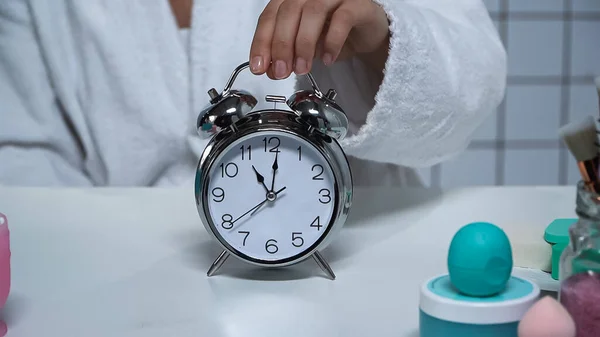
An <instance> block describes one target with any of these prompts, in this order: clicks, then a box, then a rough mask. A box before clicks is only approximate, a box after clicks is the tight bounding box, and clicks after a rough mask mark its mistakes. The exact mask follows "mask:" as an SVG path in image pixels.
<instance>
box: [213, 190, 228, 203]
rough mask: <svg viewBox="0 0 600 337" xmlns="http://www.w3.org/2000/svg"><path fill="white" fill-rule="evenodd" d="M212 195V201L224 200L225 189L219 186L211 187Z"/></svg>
mask: <svg viewBox="0 0 600 337" xmlns="http://www.w3.org/2000/svg"><path fill="white" fill-rule="evenodd" d="M212 195H213V197H214V198H213V201H215V202H222V201H223V200H225V190H224V189H222V188H220V187H215V188H213V190H212Z"/></svg>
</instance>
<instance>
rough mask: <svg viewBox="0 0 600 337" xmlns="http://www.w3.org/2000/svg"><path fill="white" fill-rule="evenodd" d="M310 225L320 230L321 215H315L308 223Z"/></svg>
mask: <svg viewBox="0 0 600 337" xmlns="http://www.w3.org/2000/svg"><path fill="white" fill-rule="evenodd" d="M310 227H315V228H317V230H318V231H320V230H321V227H323V225H321V217H320V216H317V217H316V218H315V219H314V220H313V222H312V223H311V224H310Z"/></svg>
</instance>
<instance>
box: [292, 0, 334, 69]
mask: <svg viewBox="0 0 600 337" xmlns="http://www.w3.org/2000/svg"><path fill="white" fill-rule="evenodd" d="M341 2H342V0H308V1H307V2H306V3H305V4H304V6H303V8H302V19H301V20H300V26H299V28H298V35H297V37H296V45H295V50H296V55H295V57H296V60H295V69H294V71H295V72H296V74H298V75H302V74H305V73H308V72H309V71H310V69H311V67H312V61H313V59H314V57H315V54H316V52H317V48H318V43H319V40H320V38H321V35H322V33H323V29H324V28H325V27H326V21H327V18H328V16H329V13H331V12H332V11H333V10H335V9H336V8H337V7H338V6H339V5H340V3H341Z"/></svg>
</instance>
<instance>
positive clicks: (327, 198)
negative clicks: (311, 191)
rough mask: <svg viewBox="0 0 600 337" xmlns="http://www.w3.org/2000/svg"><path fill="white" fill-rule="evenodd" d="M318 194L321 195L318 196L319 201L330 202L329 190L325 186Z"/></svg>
mask: <svg viewBox="0 0 600 337" xmlns="http://www.w3.org/2000/svg"><path fill="white" fill-rule="evenodd" d="M319 195H320V196H321V197H320V198H319V202H320V203H322V204H328V203H330V202H331V192H330V191H329V190H328V189H326V188H322V189H320V190H319Z"/></svg>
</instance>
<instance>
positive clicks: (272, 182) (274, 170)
mask: <svg viewBox="0 0 600 337" xmlns="http://www.w3.org/2000/svg"><path fill="white" fill-rule="evenodd" d="M278 154H279V152H276V153H275V161H274V162H273V166H272V168H273V180H271V191H273V190H274V188H275V173H277V169H279V165H277V155H278Z"/></svg>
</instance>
